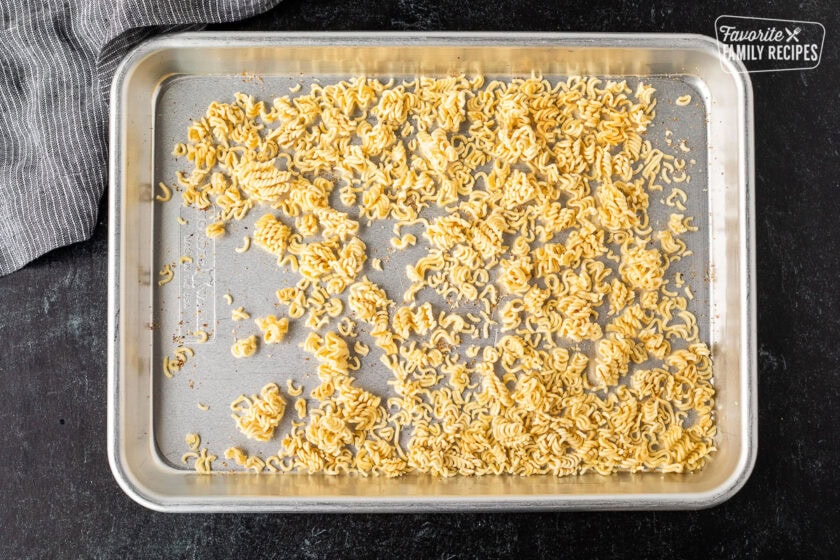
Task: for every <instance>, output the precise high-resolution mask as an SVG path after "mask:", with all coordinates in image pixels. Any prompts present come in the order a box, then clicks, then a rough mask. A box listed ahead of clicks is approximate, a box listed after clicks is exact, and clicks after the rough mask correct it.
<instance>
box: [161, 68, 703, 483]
mask: <svg viewBox="0 0 840 560" xmlns="http://www.w3.org/2000/svg"><path fill="white" fill-rule="evenodd" d="M290 93H291V94H294V95H293V96H289V95H286V96H282V97H278V98H276V99H273V100H271V101H270V102H263V101H257V100H255V99H254V98H253V97H251V96H248V95H244V94H236V95H235V96H234V99H233V100H232V101H231V102H222V101H216V102H213V103H212V104H211V105H210V106H209V107H208V109H207V112H206V114H205V116H204V117H203V118H201V119H200V120H197V121H195V122H194V123H193V124H192V125H191V126H190V128H189V130H188V134H187V142H186V143H184V144H179V145H178V146H176V148H175V152H174V153H175V154H176V155H178V156H179V157H184V158H186V159H187V160H188V161H189V162H191V163H192V165H193V168H192V169H191V170H190V171H189V172H188V173H179V174H178V175H177V179H178V184H179V185H180V186H181V187H182V188H183V192H182V199H183V202H184V204H185V205H187V206H190V207H193V208H195V209H197V210H210V209H212V210H213V211H215V213H216V216H217V218H216V219H217V220H218V221H217V222H215V223H213V224H211V226H208V230H207V235H208V236H210V237H214V236H221V235H224V233H225V231H226V224H227V223H228V222H230V221H232V220H242V219H244V218H245V217H246V216H247V215H248V213H249V212H250V210H252V209H255V208H256V209H257V211H258V212H259V213H260V214H259V217H258V218H257V219H256V221H255V224H254V229H253V233H252V238H253V243H254V244H255V245H256V246H257V247H259V248H260V249H262V250H263V251H265V252H266V253H268V254H269V255H270V257H268V255H265V254H264V253H263V254H262V257H260V258H271V259H272V260H273V261H274V262H276V265H277V266H278V267H280V268H281V269H283V270H284V271H289V272H290V273H295V274H296V275H297V278H299V280H292V285H288V286H277V292H276V297H277V300H278V302H279V305H280V306H283V307H284V308H285V309H286V310H287V315H288V317H289V318H291V319H298V318H303V320H302V321H301V322H300V327H301V328H303V329H307V330H308V331H309V334H308V336H307V337H306V339H305V342H304V343H303V344H302V345H301V351H303V352H305V353H307V354H309V355H311V357H312V359H313V362H312V363H313V367H312V370H313V371H312V373H314V374H315V375H316V376H317V382H318V384H317V386H315V387H314V388H313V389H311V391H310V393H309V395H310V397H311V400H308V401H307V400H306V399H303V398H298V399H296V401H295V404H294V406H295V409H296V412H297V416H298V418H299V419H300V421H297V420H295V421H292V422H291V427H290V428H288V429H287V430H286V431H285V433H283V435H282V436H281V437H280V438H279V440H280V441H279V449H278V451H277V453H276V454H275V455H272V456H271V457H269V458H268V459H267V460H266V461H263V460H262V459H259V458H258V457H249V456H248V455H247V454H245V452H244V451H242V450H241V449H239V450H236V451H232V450H230V449H229V450H228V451H226V452H225V456H226V457H227V458H232V459H234V460H235V461H236V463H237V464H238V465H240V466H241V467H244V468H250V469H253V470H255V471H257V472H262V471H263V470H269V471H272V472H275V471H276V472H287V471H292V470H295V471H302V472H308V473H325V474H332V475H337V474H344V473H358V474H361V475H368V474H375V475H384V476H400V475H402V474H405V473H409V472H420V473H429V474H431V475H434V476H454V475H468V476H478V475H489V474H504V473H508V474H514V475H520V476H521V475H535V474H549V475H555V476H566V475H575V474H583V473H588V472H596V473H600V474H610V473H615V472H619V471H626V472H638V471H659V472H691V471H696V470H698V469H700V468H702V467H703V465H704V464H705V463H706V461H707V460H708V458H709V456H710V455H711V454H712V453H713V452H714V451H715V436H716V424H715V417H714V406H715V400H714V399H715V392H714V387H713V385H712V362H711V356H710V351H709V348H708V346H707V345H706V344H705V343H704V342H702V341H701V340H700V338H699V336H700V333H699V329H698V325H697V321H696V318H695V317H694V315H693V314H692V313H691V312H690V311H689V310H688V301H689V300H690V299H691V298H692V297H693V295H692V291H691V288H690V286H689V282H688V281H687V280H686V278H685V277H684V276H675V274H676V273H675V272H674V271H673V270H672V269H671V266H672V264H673V263H674V262H677V261H678V260H680V259H682V258H686V257H688V256H690V254H691V251H689V250H687V241H688V239H689V237H688V236H690V235H692V233H693V232H694V231H696V229H697V228H696V227H695V226H694V225H692V223H691V217H690V216H687V215H686V214H685V211H686V204H687V203H688V198H689V191H690V189H689V188H688V183H689V181H690V177H689V175H688V174H687V172H686V164H685V161H684V160H681V159H679V158H678V157H676V156H675V155H674V154H672V153H666V152H663V151H662V150H659V149H656V148H654V147H653V145H652V144H651V141H650V140H649V139H648V138H647V130H648V127H649V126H650V125H651V123H652V122H653V120H654V118H655V115H656V111H655V109H656V103H657V99H656V95H655V93H656V92H655V90H654V88H653V87H652V86H650V85H649V84H645V83H643V82H640V83H638V84H637V86H636V87H635V89H633V88H631V87H630V85H628V84H627V83H626V82H625V81H614V80H601V79H598V78H588V77H570V78H568V79H567V80H565V81H559V82H550V81H548V80H546V79H543V78H542V77H541V76H538V75H533V76H531V77H528V78H517V79H513V80H511V81H509V82H500V81H495V80H493V81H485V79H484V78H483V77H481V76H477V77H472V78H470V77H467V76H463V75H453V76H447V77H443V78H431V77H418V78H416V79H413V80H410V81H404V82H399V83H398V82H393V81H392V82H389V83H382V82H381V81H379V80H376V79H370V78H365V77H358V78H354V79H352V80H348V81H343V82H338V83H331V84H318V83H315V84H313V85H312V86H311V87H310V88H309V91H308V92H304V91H303V90H302V88H297V87H296V88H292V89H291V90H290ZM690 102H691V98H690V96H683V97H680V98H679V99H678V100H677V101H676V103H677V104H678V105H687V104H689V103H690ZM665 143H666V144H667V146H668V147H673V146H672V145H673V144H674V142H673V139H672V133H671V132H670V131H666V135H665ZM684 147H685V148H687V144H686V143H685V141H681V142H680V143H679V149H680V150H681V151H683V152H684V151H686V150H685V149H684ZM662 183H665V184H669V185H672V187H671V191H670V194H669V195H668V196H667V197H666V198H664V199H663V200H662V203H663V204H664V205H665V206H667V207H671V208H676V209H677V210H678V211H679V212H680V213H677V212H674V213H672V214H671V215H670V218H669V219H668V221H667V224H665V226H664V227H662V226H661V224H659V223H658V222H657V221H656V220H655V219H653V217H652V216H651V213H650V210H651V199H650V193H651V192H654V191H661V190H662V189H663V187H662ZM676 184H680V185H681V186H683V187H685V188H684V189H681V188H676V187H675V186H673V185H676ZM334 203H336V204H337V206H339V207H336V206H334V205H333V204H334ZM338 203H340V204H338ZM382 220H388V221H389V222H388V223H390V224H391V225H390V226H385V227H391V228H392V231H393V235H394V237H392V238H391V241H390V244H391V248H390V249H389V250H407V249H409V248H411V250H412V251H417V252H418V255H419V257H418V258H417V259H416V260H415V261H413V262H412V263H411V264H409V265H408V266H407V267H405V270H398V271H395V273H396V274H400V275H404V278H401V279H400V280H401V282H395V283H394V284H392V285H397V286H402V288H401V290H400V292H401V293H400V292H397V291H394V292H390V291H386V290H385V289H384V288H383V287H382V286H380V285H378V284H377V283H376V282H373V281H371V280H369V279H368V278H367V277H366V276H364V273H363V270H364V265H365V262H366V261H367V260H368V258H369V256H368V247H367V245H366V244H365V242H364V241H362V240H361V239H360V235H362V234H363V233H364V231H365V229H364V228H366V227H368V226H372V225H373V224H375V223H376V222H379V221H382ZM377 227H379V226H377ZM406 228H412V230H411V231H412V232H413V233H402V235H401V232H403V231H404V230H405V229H406ZM245 248H247V245H246V246H245ZM257 256H259V255H257ZM254 258H257V257H254ZM371 268H373V269H374V270H380V269H381V261H380V260H379V259H371ZM295 282H296V283H295ZM674 288H677V289H681V290H682V292H680V291H679V290H675V289H674ZM389 290H390V288H389ZM681 293H684V294H685V296H683V295H680V294H681ZM228 304H232V298H228ZM257 321H258V323H257V325H258V326H259V327H260V330H261V331H263V337H264V342H265V343H267V344H270V343H272V342H279V341H280V340H282V338H283V336H284V335H285V334H286V331H287V329H288V319H280V320H278V319H276V318H275V317H274V316H268V317H263V318H260V319H257ZM362 333H364V336H365V337H368V336H369V337H370V340H372V344H371V346H367V345H366V344H364V343H363V342H361V341H360V340H358V339H357V337H359V336H360V335H361V334H362ZM351 345H352V346H351ZM256 346H257V339H256V336H251V337H249V338H246V339H242V340H239V341H236V342H235V344H234V346H233V348H232V353H233V354H234V355H235V356H237V357H244V356H250V355H253V354H254V353H255V352H256ZM351 348H352V353H351ZM167 360H168V358H167ZM380 364H381V366H379V365H380ZM175 365H176V367H177V363H176V364H175ZM366 365H368V366H378V367H384V368H386V369H387V370H388V375H389V378H388V385H389V386H390V388H391V391H392V396H389V397H388V398H386V397H385V396H381V395H377V394H375V393H373V392H371V391H368V390H366V389H364V388H362V387H361V386H360V385H359V384H358V383H357V379H356V377H355V372H356V371H357V370H359V371H365V372H373V371H379V370H378V369H376V367H370V368H366V367H365V366H366ZM164 371H165V372H170V373H171V371H172V363H171V362H167V361H165V362H164ZM297 374H298V372H295V375H297ZM288 388H289V394H291V395H292V396H297V395H300V394H301V392H302V390H303V388H302V387H300V386H297V387H294V386H293V385H292V383H291V381H289V385H288ZM293 389H294V391H293ZM285 406H286V402H285V400H284V398H283V396H282V395H281V394H280V391H279V389H278V388H277V386H276V385H274V384H269V385H266V387H264V388H263V390H262V392H261V395H260V396H256V395H255V396H254V397H252V398H246V397H244V396H242V397H240V398H239V399H237V400H236V401H235V402H234V404H233V408H234V410H235V412H236V413H235V414H234V418H235V419H236V423H237V427H238V428H239V429H240V430H241V431H242V432H243V434H245V435H246V436H247V437H249V438H253V439H257V440H259V441H268V440H269V439H271V438H272V437H273V436H274V431H275V430H276V429H277V428H278V427H279V426H280V421H281V419H282V418H283V413H284V411H285ZM228 452H230V453H228ZM195 455H196V457H198V454H195ZM202 465H204V463H202ZM202 468H203V467H202ZM208 470H209V466H208Z"/></svg>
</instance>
